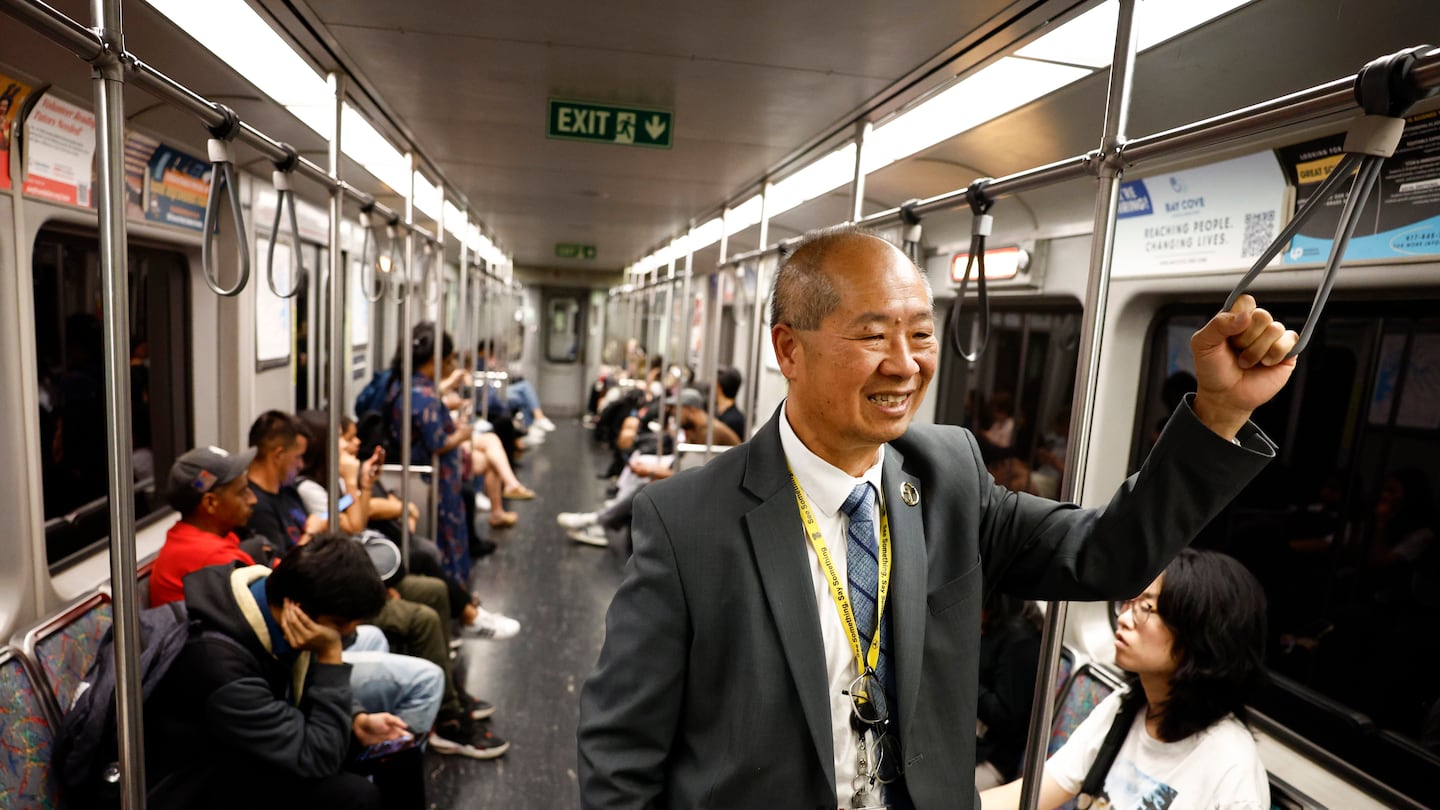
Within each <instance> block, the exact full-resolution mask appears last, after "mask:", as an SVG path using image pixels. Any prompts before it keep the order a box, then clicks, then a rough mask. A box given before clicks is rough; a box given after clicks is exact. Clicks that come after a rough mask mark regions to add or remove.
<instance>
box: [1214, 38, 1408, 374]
mask: <svg viewBox="0 0 1440 810" xmlns="http://www.w3.org/2000/svg"><path fill="white" fill-rule="evenodd" d="M1430 49H1431V46H1429V45H1421V46H1419V47H1417V48H1407V49H1406V50H1403V51H1400V52H1398V53H1395V54H1391V55H1390V56H1385V57H1381V58H1380V59H1376V60H1375V61H1373V62H1371V63H1369V64H1368V65H1366V66H1365V67H1364V68H1363V69H1361V71H1360V73H1359V74H1357V75H1356V77H1355V100H1356V101H1357V102H1358V103H1359V104H1360V107H1361V108H1362V109H1363V110H1365V116H1364V117H1362V118H1360V119H1359V120H1357V121H1356V122H1355V123H1354V124H1352V125H1351V127H1350V131H1349V132H1348V133H1347V134H1346V136H1345V146H1344V152H1345V156H1344V157H1343V158H1342V159H1341V160H1340V162H1339V163H1338V164H1336V166H1335V168H1334V170H1332V171H1331V172H1330V176H1329V177H1327V178H1326V179H1325V182H1323V183H1321V184H1320V187H1319V188H1317V189H1315V192H1314V193H1313V194H1311V195H1310V199H1309V200H1307V201H1306V202H1305V205H1304V206H1302V207H1301V208H1300V210H1299V211H1297V212H1296V213H1295V217H1294V218H1293V219H1291V220H1290V224H1289V225H1287V226H1285V230H1284V231H1282V232H1281V233H1280V235H1279V236H1277V237H1276V238H1275V241H1273V242H1271V243H1270V246H1269V247H1268V248H1266V249H1265V252H1264V253H1262V254H1260V258H1259V259H1257V260H1256V262H1255V265H1254V266H1253V267H1251V268H1250V272H1248V273H1246V274H1245V277H1244V278H1242V279H1240V283H1239V284H1237V285H1236V286H1235V289H1234V290H1233V291H1231V293H1230V297H1229V298H1226V299H1225V307H1224V311H1227V312H1228V311H1229V310H1230V307H1232V306H1234V304H1235V299H1237V298H1239V297H1240V296H1241V295H1242V294H1244V293H1245V291H1246V290H1248V289H1249V288H1250V285H1251V283H1253V282H1254V281H1255V279H1256V278H1257V277H1259V275H1260V273H1261V272H1263V271H1264V270H1265V267H1266V266H1267V265H1269V264H1270V262H1271V260H1273V259H1274V258H1275V257H1276V256H1278V255H1279V254H1280V251H1281V250H1283V249H1284V248H1285V246H1286V245H1288V244H1290V241H1291V240H1292V239H1294V238H1295V235H1296V234H1298V233H1299V232H1300V229H1301V228H1302V227H1304V226H1305V223H1306V222H1307V221H1309V220H1310V218H1311V217H1313V216H1314V214H1315V212H1316V211H1319V210H1320V209H1321V208H1323V207H1325V203H1326V201H1327V200H1329V199H1330V196H1331V195H1332V194H1334V193H1335V192H1336V190H1337V189H1339V188H1340V186H1341V184H1342V183H1344V182H1345V180H1346V179H1347V178H1349V176H1350V175H1351V173H1352V172H1353V173H1354V175H1355V179H1354V181H1353V182H1352V183H1351V185H1350V193H1349V194H1348V195H1347V196H1346V199H1345V207H1344V208H1343V209H1342V211H1341V214H1340V222H1339V224H1338V225H1337V226H1336V228H1335V241H1334V243H1333V244H1332V246H1331V248H1330V258H1329V260H1328V261H1327V262H1326V263H1325V276H1324V278H1323V279H1321V281H1320V287H1319V289H1318V290H1316V292H1315V300H1314V302H1313V303H1312V304H1311V305H1310V314H1309V315H1308V316H1306V318H1305V326H1304V328H1303V329H1302V330H1301V332H1300V340H1299V341H1298V342H1296V344H1295V348H1293V349H1291V350H1290V353H1289V354H1288V355H1286V357H1287V358H1288V357H1294V356H1296V355H1298V354H1299V353H1300V352H1302V351H1304V350H1305V347H1306V346H1307V345H1308V344H1309V343H1310V338H1311V336H1312V335H1313V334H1314V332H1315V327H1316V325H1317V324H1319V322H1320V313H1321V311H1322V310H1324V308H1325V303H1326V301H1328V300H1329V299H1330V291H1331V290H1332V289H1333V288H1334V286H1335V278H1336V273H1337V271H1338V270H1339V269H1340V262H1341V261H1343V260H1344V258H1345V249H1346V248H1347V247H1348V246H1349V245H1350V238H1351V237H1352V236H1353V235H1354V234H1355V226H1356V225H1357V224H1358V223H1359V222H1360V214H1361V212H1362V211H1363V210H1364V209H1365V203H1366V201H1367V200H1369V198H1370V194H1371V192H1372V191H1374V190H1375V187H1376V186H1377V185H1379V183H1380V173H1381V169H1382V167H1383V166H1384V163H1385V159H1386V158H1388V157H1390V156H1391V155H1393V154H1395V148H1396V147H1397V146H1399V145H1400V138H1401V136H1403V135H1404V134H1405V118H1404V115H1405V112H1406V111H1407V110H1409V109H1410V107H1411V106H1412V105H1414V103H1415V102H1416V101H1419V100H1420V99H1421V98H1424V97H1426V96H1430V95H1434V92H1435V91H1433V90H1431V91H1417V90H1416V89H1415V86H1414V83H1413V82H1411V80H1410V72H1411V70H1412V69H1413V68H1414V66H1415V61H1416V55H1417V54H1420V53H1427V52H1429V51H1430Z"/></svg>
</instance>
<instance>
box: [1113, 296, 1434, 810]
mask: <svg viewBox="0 0 1440 810" xmlns="http://www.w3.org/2000/svg"><path fill="white" fill-rule="evenodd" d="M1271 309H1272V311H1273V312H1274V313H1275V315H1276V317H1277V318H1278V319H1279V320H1281V321H1283V322H1285V323H1286V324H1292V325H1293V324H1300V323H1303V322H1304V319H1305V317H1306V314H1307V311H1308V304H1305V303H1296V304H1283V303H1282V304H1279V305H1275V306H1272V307H1271ZM1437 311H1440V301H1435V300H1430V301H1416V300H1409V301H1348V302H1338V303H1332V304H1331V306H1330V307H1329V309H1328V310H1327V311H1326V313H1325V314H1324V316H1323V318H1322V320H1321V321H1320V323H1319V325H1318V328H1317V330H1316V333H1315V336H1314V338H1313V339H1312V341H1311V344H1310V348H1309V349H1307V351H1306V352H1305V354H1304V355H1303V356H1302V357H1301V359H1300V363H1299V365H1298V366H1297V367H1296V370H1295V376H1294V378H1293V379H1292V381H1291V383H1290V385H1288V386H1287V387H1286V388H1285V389H1284V390H1283V391H1282V392H1281V394H1280V395H1279V396H1278V397H1276V399H1275V400H1273V401H1272V402H1270V403H1269V404H1267V405H1266V406H1264V407H1263V408H1261V409H1260V410H1259V411H1257V412H1256V414H1255V417H1254V421H1255V422H1256V424H1258V425H1259V426H1260V427H1261V428H1262V429H1263V430H1265V431H1266V433H1268V434H1269V435H1270V436H1271V437H1272V438H1274V439H1275V440H1276V441H1277V442H1278V443H1279V445H1280V451H1279V457H1278V458H1277V459H1276V460H1275V461H1274V462H1272V463H1271V464H1270V466H1269V467H1268V468H1267V469H1266V470H1265V472H1264V473H1263V474H1262V475H1261V476H1260V477H1259V478H1258V479H1257V480H1256V481H1254V482H1253V483H1252V484H1251V485H1250V486H1249V487H1248V488H1247V489H1246V490H1245V492H1244V493H1243V494H1242V495H1241V496H1240V497H1239V498H1238V499H1237V500H1236V502H1235V503H1234V504H1232V505H1231V507H1230V508H1229V509H1227V510H1226V511H1225V512H1224V513H1222V514H1221V515H1220V516H1219V517H1218V518H1216V520H1215V521H1214V522H1212V524H1211V525H1210V526H1209V527H1208V528H1207V529H1206V530H1205V531H1204V532H1203V533H1202V535H1201V536H1200V537H1199V538H1197V540H1196V546H1198V547H1204V548H1212V549H1216V550H1219V551H1223V552H1225V553H1227V554H1230V555H1232V556H1234V557H1236V558H1238V559H1239V560H1240V561H1241V562H1243V563H1244V564H1245V565H1246V566H1247V567H1249V568H1250V570H1251V571H1252V572H1254V573H1255V575H1256V576H1257V577H1258V578H1259V580H1260V581H1261V583H1262V584H1264V586H1265V590H1266V594H1267V596H1268V599H1269V623H1270V627H1269V637H1268V640H1267V641H1268V643H1267V659H1268V661H1267V663H1268V665H1269V668H1270V671H1271V674H1272V676H1273V677H1272V683H1271V685H1270V686H1269V687H1268V688H1267V689H1266V691H1265V692H1264V693H1263V695H1262V697H1261V699H1260V700H1259V701H1257V703H1256V706H1255V707H1256V708H1257V709H1259V710H1260V711H1261V712H1262V713H1264V714H1265V715H1267V716H1269V717H1271V718H1273V719H1275V720H1276V721H1277V722H1278V723H1280V724H1281V725H1282V726H1284V727H1286V728H1288V729H1290V730H1291V731H1293V732H1294V733H1295V734H1297V735H1299V736H1301V737H1304V738H1306V739H1309V740H1311V741H1313V742H1314V743H1316V744H1317V745H1319V746H1321V747H1322V748H1324V749H1326V750H1328V751H1330V752H1331V753H1332V754H1335V755H1336V756H1338V757H1340V758H1341V759H1343V760H1345V761H1347V762H1349V763H1351V764H1353V765H1355V766H1356V767H1358V768H1359V769H1361V770H1362V771H1365V772H1367V773H1369V774H1371V775H1373V776H1376V777H1377V778H1379V779H1381V780H1382V781H1384V782H1385V783H1387V784H1389V785H1390V786H1392V787H1394V788H1396V789H1397V790H1400V791H1401V792H1404V793H1406V794H1408V795H1411V796H1414V797H1417V798H1420V799H1422V800H1423V797H1426V796H1430V795H1433V794H1432V793H1428V792H1427V791H1432V790H1433V789H1434V788H1433V786H1434V785H1435V784H1437V780H1440V677H1437V675H1436V673H1440V544H1437V542H1436V531H1437V512H1436V509H1435V503H1436V494H1437V490H1436V483H1437V481H1440V317H1436V316H1435V315H1434V313H1435V312H1437ZM1209 314H1210V308H1209V307H1193V308H1192V307H1176V308H1173V309H1171V310H1168V311H1166V312H1162V313H1161V315H1160V317H1159V318H1158V319H1157V320H1156V322H1155V324H1154V325H1153V327H1152V330H1151V337H1150V341H1149V346H1148V354H1147V358H1146V364H1147V368H1146V375H1145V378H1144V382H1143V383H1142V390H1141V399H1142V402H1141V407H1140V408H1139V414H1140V416H1139V419H1138V422H1137V425H1136V437H1135V441H1134V442H1133V447H1134V455H1133V458H1132V460H1131V461H1132V463H1131V467H1132V470H1133V469H1137V468H1138V466H1139V464H1140V463H1141V462H1142V461H1143V458H1144V454H1145V452H1146V451H1147V450H1148V449H1149V447H1150V446H1151V445H1152V444H1153V443H1154V441H1155V438H1156V437H1157V436H1158V432H1159V430H1160V429H1161V428H1162V427H1163V425H1164V422H1165V419H1166V417H1167V416H1168V414H1169V412H1170V410H1171V409H1172V408H1173V407H1174V405H1175V404H1176V403H1177V402H1179V400H1180V398H1181V397H1182V396H1183V395H1184V394H1185V393H1187V392H1188V391H1193V390H1194V388H1195V378H1194V376H1193V371H1194V369H1193V367H1192V366H1191V360H1190V353H1189V340H1190V335H1191V334H1192V333H1193V332H1194V331H1195V330H1196V329H1197V328H1199V327H1200V326H1201V325H1202V324H1203V323H1204V322H1205V320H1206V319H1207V318H1208V316H1209Z"/></svg>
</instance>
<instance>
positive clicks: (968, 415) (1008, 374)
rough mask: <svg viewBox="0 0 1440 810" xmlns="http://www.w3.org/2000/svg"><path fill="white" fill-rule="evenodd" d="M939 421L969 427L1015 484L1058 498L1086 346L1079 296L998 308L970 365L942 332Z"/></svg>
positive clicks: (997, 469)
mask: <svg viewBox="0 0 1440 810" xmlns="http://www.w3.org/2000/svg"><path fill="white" fill-rule="evenodd" d="M939 337H940V339H941V340H942V341H943V343H942V350H941V358H942V359H941V367H940V373H939V381H938V383H939V385H938V388H939V390H938V391H937V392H936V393H937V394H938V395H939V400H938V403H937V409H936V421H937V422H940V423H943V424H952V425H961V426H964V427H966V428H969V429H970V430H971V431H972V432H973V433H974V434H975V438H976V441H978V442H979V444H980V451H981V454H982V456H984V460H985V466H986V468H987V469H988V470H989V471H990V474H991V475H992V476H994V478H995V480H996V481H998V482H999V483H1001V484H1004V485H1005V486H1007V487H1009V488H1010V489H1012V490H1016V491H1024V492H1030V493H1032V494H1036V495H1043V496H1045V497H1049V498H1054V497H1058V495H1059V491H1060V478H1061V475H1062V474H1063V473H1064V470H1065V444H1066V440H1067V437H1068V436H1069V430H1070V399H1071V395H1072V389H1073V384H1074V380H1075V364H1076V358H1077V356H1078V351H1079V348H1080V307H1079V305H1078V304H1075V303H1074V302H1056V303H1053V304H1042V305H1040V306H1034V305H1031V308H1027V309H1003V308H996V309H994V310H992V312H991V315H990V336H989V341H988V343H987V345H986V348H985V351H984V353H983V354H981V356H980V358H979V359H978V360H977V361H976V362H974V363H971V362H969V361H967V360H965V358H963V357H961V356H960V355H959V354H958V353H957V352H956V351H955V350H954V347H953V346H951V345H950V337H949V335H948V334H941V335H940V336H939Z"/></svg>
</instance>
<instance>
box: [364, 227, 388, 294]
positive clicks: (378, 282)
mask: <svg viewBox="0 0 1440 810" xmlns="http://www.w3.org/2000/svg"><path fill="white" fill-rule="evenodd" d="M374 212H375V203H373V202H370V203H367V204H365V205H364V206H362V207H361V208H360V218H361V219H362V220H364V222H365V224H364V230H365V241H364V242H362V243H361V245H360V294H361V295H363V296H365V300H366V301H369V302H370V303H372V304H378V303H380V299H381V298H384V297H385V279H384V278H382V277H381V276H380V274H379V272H377V270H378V269H379V268H378V265H379V264H380V245H379V243H378V242H376V241H375V222H374V221H373V220H372V219H371V217H372V216H373V214H374ZM372 247H373V248H375V256H374V257H373V258H372V257H371V256H370V248H372ZM366 271H369V277H368V278H367V277H366ZM371 288H374V290H375V293H374V294H373V295H372V294H371V293H370V290H371Z"/></svg>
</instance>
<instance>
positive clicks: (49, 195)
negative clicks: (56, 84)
mask: <svg viewBox="0 0 1440 810" xmlns="http://www.w3.org/2000/svg"><path fill="white" fill-rule="evenodd" d="M25 159H26V164H27V165H26V169H25V193H26V194H29V195H31V196H34V197H38V198H40V199H42V200H51V201H53V202H58V203H67V204H69V205H83V206H89V205H90V185H91V182H92V180H93V178H94V163H95V116H94V115H93V114H91V113H90V111H89V110H86V109H83V108H81V107H77V106H75V105H74V104H71V103H70V102H68V101H62V100H60V99H58V98H55V97H53V96H48V95H47V96H44V97H42V98H41V99H40V103H39V104H36V105H35V109H34V110H33V111H32V112H31V113H30V120H28V121H26V122H25Z"/></svg>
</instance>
